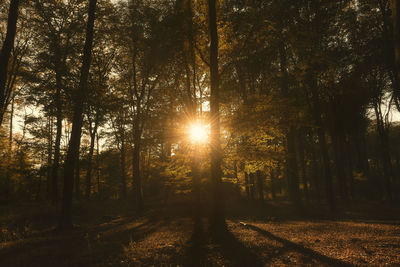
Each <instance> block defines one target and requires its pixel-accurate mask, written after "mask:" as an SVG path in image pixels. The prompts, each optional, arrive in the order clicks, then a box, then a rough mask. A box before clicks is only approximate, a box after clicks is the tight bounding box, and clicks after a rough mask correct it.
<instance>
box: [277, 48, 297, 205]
mask: <svg viewBox="0 0 400 267" xmlns="http://www.w3.org/2000/svg"><path fill="white" fill-rule="evenodd" d="M279 57H280V63H281V66H280V67H281V69H280V72H281V73H282V79H281V90H282V95H283V96H284V97H285V98H289V84H288V79H289V78H288V73H287V63H286V49H285V45H284V43H283V41H282V42H281V44H280V46H279ZM289 116H290V115H287V116H286V118H285V119H286V121H287V123H288V124H289V127H288V129H287V130H286V163H287V172H286V173H287V181H288V192H289V198H290V200H291V201H292V203H293V204H294V205H296V206H298V205H301V198H300V192H299V175H298V168H297V159H296V128H295V127H294V125H293V123H292V122H291V120H290V117H289Z"/></svg>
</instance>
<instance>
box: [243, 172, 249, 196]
mask: <svg viewBox="0 0 400 267" xmlns="http://www.w3.org/2000/svg"><path fill="white" fill-rule="evenodd" d="M244 186H245V188H246V196H247V199H250V186H249V174H248V173H247V172H244Z"/></svg>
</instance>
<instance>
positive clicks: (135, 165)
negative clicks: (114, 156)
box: [132, 114, 144, 213]
mask: <svg viewBox="0 0 400 267" xmlns="http://www.w3.org/2000/svg"><path fill="white" fill-rule="evenodd" d="M137 116H138V117H137V119H136V120H135V122H134V126H133V127H134V133H133V151H132V178H133V184H134V187H135V197H136V203H135V204H136V208H137V210H138V211H139V213H140V212H142V211H143V208H144V206H143V189H142V177H141V175H140V145H141V136H142V132H141V129H140V125H139V116H140V115H139V114H137Z"/></svg>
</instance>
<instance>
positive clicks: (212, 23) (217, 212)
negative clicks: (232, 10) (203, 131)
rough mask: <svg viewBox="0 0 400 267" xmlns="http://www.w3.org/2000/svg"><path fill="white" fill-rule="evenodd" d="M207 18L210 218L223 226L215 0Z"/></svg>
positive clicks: (209, 1)
mask: <svg viewBox="0 0 400 267" xmlns="http://www.w3.org/2000/svg"><path fill="white" fill-rule="evenodd" d="M208 18H209V25H208V27H209V33H210V94H211V95H210V117H211V123H210V124H211V133H210V143H211V146H210V147H211V155H210V158H211V184H212V191H213V192H212V195H213V201H212V218H211V225H212V226H213V227H214V228H225V227H226V223H225V214H224V201H223V199H224V196H223V190H222V180H221V174H222V171H221V162H222V150H221V139H220V138H221V136H220V118H219V70H218V68H219V67H218V31H217V10H216V0H208Z"/></svg>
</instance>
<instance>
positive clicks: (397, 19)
mask: <svg viewBox="0 0 400 267" xmlns="http://www.w3.org/2000/svg"><path fill="white" fill-rule="evenodd" d="M391 4H392V22H393V48H394V65H395V73H394V76H395V77H394V85H395V86H394V90H395V92H394V95H395V103H396V106H397V109H398V110H400V105H399V100H400V92H399V91H398V90H399V89H400V0H391Z"/></svg>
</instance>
